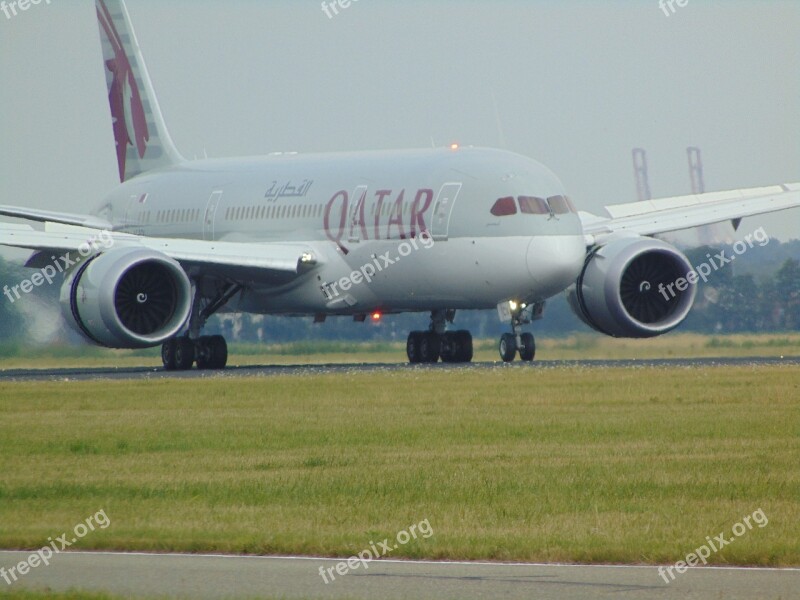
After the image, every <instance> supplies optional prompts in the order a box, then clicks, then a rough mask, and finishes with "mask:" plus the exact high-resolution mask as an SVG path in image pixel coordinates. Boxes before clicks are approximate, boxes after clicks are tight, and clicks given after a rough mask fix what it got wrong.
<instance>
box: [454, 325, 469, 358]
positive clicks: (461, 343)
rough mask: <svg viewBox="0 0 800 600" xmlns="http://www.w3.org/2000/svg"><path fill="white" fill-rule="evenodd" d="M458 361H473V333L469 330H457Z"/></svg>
mask: <svg viewBox="0 0 800 600" xmlns="http://www.w3.org/2000/svg"><path fill="white" fill-rule="evenodd" d="M455 341H456V347H457V352H456V362H460V363H471V362H472V358H473V356H474V354H473V347H472V334H471V333H470V332H469V331H464V330H462V331H456V333H455Z"/></svg>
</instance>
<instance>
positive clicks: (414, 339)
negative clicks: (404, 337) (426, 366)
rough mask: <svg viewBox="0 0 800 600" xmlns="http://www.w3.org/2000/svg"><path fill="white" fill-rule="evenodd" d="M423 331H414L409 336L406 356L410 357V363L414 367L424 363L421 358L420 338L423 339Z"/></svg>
mask: <svg viewBox="0 0 800 600" xmlns="http://www.w3.org/2000/svg"><path fill="white" fill-rule="evenodd" d="M422 335H423V334H422V332H421V331H412V332H411V333H409V334H408V341H407V342H406V355H407V356H408V362H410V363H411V364H412V365H416V364H419V363H421V362H422V359H421V358H420V353H419V350H420V348H419V347H420V341H421V340H420V338H421V337H422Z"/></svg>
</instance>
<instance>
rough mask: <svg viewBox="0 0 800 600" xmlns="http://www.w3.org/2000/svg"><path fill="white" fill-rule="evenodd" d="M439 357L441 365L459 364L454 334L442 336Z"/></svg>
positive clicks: (457, 347)
mask: <svg viewBox="0 0 800 600" xmlns="http://www.w3.org/2000/svg"><path fill="white" fill-rule="evenodd" d="M439 355H440V356H441V358H442V362H443V363H455V362H459V360H458V356H459V346H458V340H457V339H456V334H455V333H451V332H449V331H448V332H447V333H445V334H444V335H443V336H442V338H441V347H440V349H439Z"/></svg>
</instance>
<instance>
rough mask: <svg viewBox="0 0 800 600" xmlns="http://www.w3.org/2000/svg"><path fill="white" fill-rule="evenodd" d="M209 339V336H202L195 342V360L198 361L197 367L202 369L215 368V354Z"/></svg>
mask: <svg viewBox="0 0 800 600" xmlns="http://www.w3.org/2000/svg"><path fill="white" fill-rule="evenodd" d="M209 340H210V338H208V337H201V338H200V339H199V340H197V342H196V343H195V361H196V362H197V368H198V369H200V370H201V371H205V370H207V369H212V368H213V367H212V366H211V365H212V362H211V361H212V358H213V356H212V354H211V346H210V344H209Z"/></svg>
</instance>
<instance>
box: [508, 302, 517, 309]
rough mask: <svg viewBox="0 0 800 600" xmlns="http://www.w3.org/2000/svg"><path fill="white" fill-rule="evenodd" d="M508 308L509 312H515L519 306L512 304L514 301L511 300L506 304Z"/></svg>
mask: <svg viewBox="0 0 800 600" xmlns="http://www.w3.org/2000/svg"><path fill="white" fill-rule="evenodd" d="M508 307H509V308H510V309H511V310H517V308H519V304H517V303H516V302H514V301H513V300H512V301H511V302H509V303H508Z"/></svg>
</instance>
